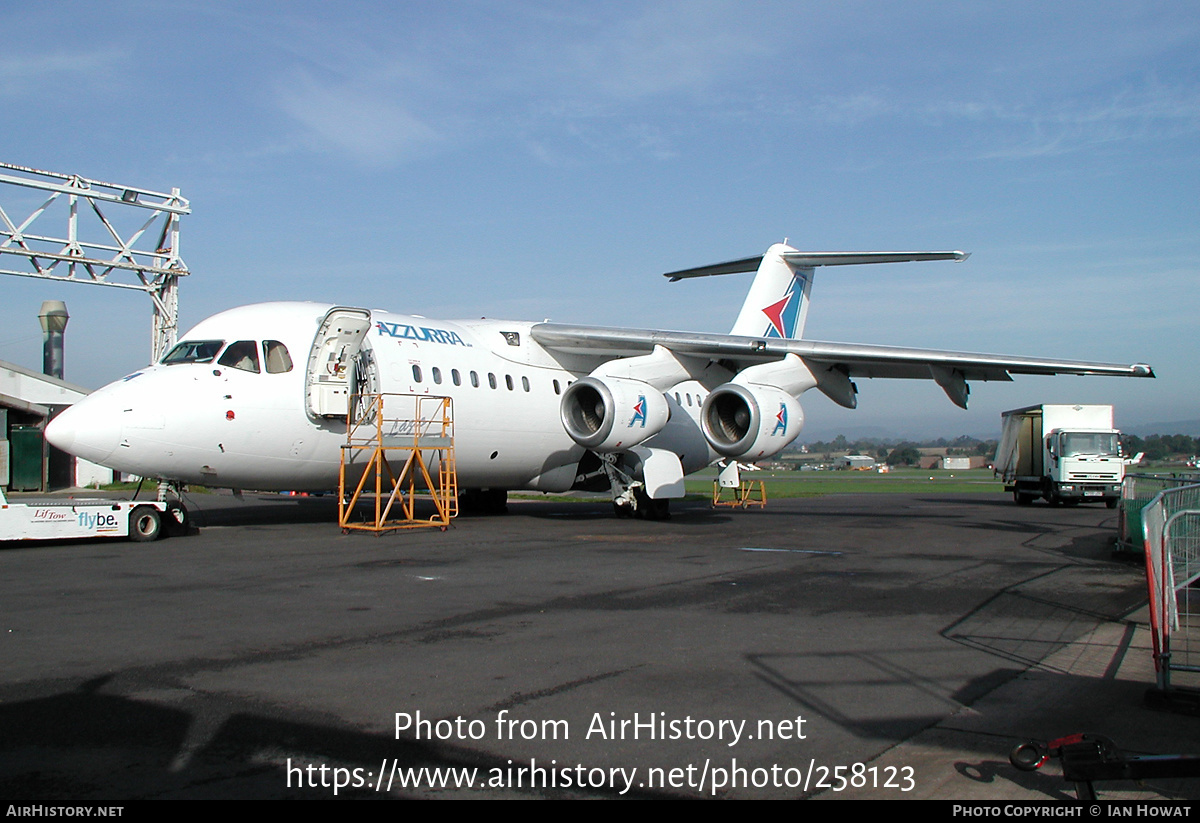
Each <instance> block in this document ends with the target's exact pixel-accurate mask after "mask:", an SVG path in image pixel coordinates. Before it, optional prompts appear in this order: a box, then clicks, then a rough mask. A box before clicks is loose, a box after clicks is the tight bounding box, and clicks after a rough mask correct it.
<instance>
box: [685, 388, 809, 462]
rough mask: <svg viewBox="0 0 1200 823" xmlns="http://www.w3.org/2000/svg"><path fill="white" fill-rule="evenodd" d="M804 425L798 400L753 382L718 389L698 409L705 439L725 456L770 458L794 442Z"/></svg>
mask: <svg viewBox="0 0 1200 823" xmlns="http://www.w3.org/2000/svg"><path fill="white" fill-rule="evenodd" d="M803 425H804V410H803V409H801V408H800V401H798V400H797V399H796V398H794V397H792V396H791V395H790V394H788V393H787V392H785V391H783V390H781V389H777V388H775V387H774V386H762V385H758V384H754V383H750V384H741V383H726V384H725V385H723V386H718V387H717V388H715V389H713V391H712V393H711V394H709V395H708V397H707V398H705V400H704V407H703V408H702V409H701V410H700V427H701V428H702V429H703V430H704V437H705V439H707V440H708V444H709V445H710V446H712V447H713V449H714V450H715V451H717V452H718V453H719V454H723V455H725V456H726V457H737V458H741V457H744V458H746V459H748V460H759V459H761V458H763V457H770V456H771V455H773V454H776V453H778V452H780V451H782V450H783V449H784V447H786V446H787V445H788V444H789V443H791V442H792V441H793V440H795V439H796V437H797V436H798V435H799V434H800V429H801V427H802V426H803Z"/></svg>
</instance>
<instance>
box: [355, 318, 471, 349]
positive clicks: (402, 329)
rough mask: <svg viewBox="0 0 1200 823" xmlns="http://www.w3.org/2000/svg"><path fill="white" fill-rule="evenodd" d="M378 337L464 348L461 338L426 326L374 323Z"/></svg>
mask: <svg viewBox="0 0 1200 823" xmlns="http://www.w3.org/2000/svg"><path fill="white" fill-rule="evenodd" d="M375 328H376V329H378V331H379V334H380V336H384V335H386V336H388V337H401V338H404V339H406V340H424V341H425V342H427V343H444V344H446V345H447V346H466V345H469V344H468V343H465V342H464V341H463V339H462V338H461V337H459V336H458V334H456V333H455V332H452V331H447V330H446V329H431V328H429V327H428V326H410V325H408V324H407V323H381V322H376V323H375Z"/></svg>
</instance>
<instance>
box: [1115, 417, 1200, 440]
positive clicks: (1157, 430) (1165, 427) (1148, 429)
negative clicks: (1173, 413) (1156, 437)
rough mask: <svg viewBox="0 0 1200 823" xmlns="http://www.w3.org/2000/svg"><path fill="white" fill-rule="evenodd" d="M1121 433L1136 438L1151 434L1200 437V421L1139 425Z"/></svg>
mask: <svg viewBox="0 0 1200 823" xmlns="http://www.w3.org/2000/svg"><path fill="white" fill-rule="evenodd" d="M1123 431H1125V433H1126V434H1136V435H1137V436H1138V437H1149V436H1150V435H1152V434H1186V435H1187V436H1188V437H1200V420H1180V421H1177V422H1175V423H1139V424H1137V425H1135V426H1130V427H1129V428H1128V429H1127V430H1123Z"/></svg>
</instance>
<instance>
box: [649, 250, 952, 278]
mask: <svg viewBox="0 0 1200 823" xmlns="http://www.w3.org/2000/svg"><path fill="white" fill-rule="evenodd" d="M780 256H781V257H782V258H783V259H784V260H785V261H787V263H788V264H789V265H790V266H792V267H793V268H797V269H807V268H814V267H816V266H855V265H861V264H865V263H915V262H920V261H925V260H957V261H958V262H960V263H961V262H962V261H963V260H966V259H967V258H968V257H970V256H971V255H970V253H968V252H962V251H785V252H783V253H782V254H781V255H780ZM762 259H763V256H762V255H761V254H760V255H758V256H757V257H747V258H745V259H742V260H730V261H729V262H727V263H714V264H713V265H711V266H697V267H696V268H694V269H681V270H680V271H670V272H667V273H666V274H664V275H663V277H667V278H670V280H671V282H672V283H674V282H675V281H677V280H683V279H684V278H687V277H711V276H712V275H715V274H740V273H741V272H748V271H754V270H755V269H757V268H758V265H759V263H761V262H762Z"/></svg>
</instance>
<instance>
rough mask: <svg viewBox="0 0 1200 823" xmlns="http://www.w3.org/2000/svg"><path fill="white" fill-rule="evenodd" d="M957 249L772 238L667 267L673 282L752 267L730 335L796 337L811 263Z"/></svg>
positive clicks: (943, 256) (957, 256) (936, 254)
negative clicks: (721, 259)
mask: <svg viewBox="0 0 1200 823" xmlns="http://www.w3.org/2000/svg"><path fill="white" fill-rule="evenodd" d="M968 257H970V255H969V254H967V253H965V252H961V251H863V252H844V251H819V252H804V251H797V250H796V249H794V248H792V247H791V246H788V245H785V244H783V243H776V244H775V245H773V246H771V248H769V249H767V251H766V253H765V254H763V255H762V256H761V257H747V258H745V259H744V260H731V261H730V262H728V263H718V264H716V265H713V266H701V267H700V268H695V269H684V270H682V271H676V272H668V273H667V274H666V275H664V276H665V277H669V278H670V279H671V280H672V281H675V280H682V279H684V278H687V277H707V276H709V275H714V274H734V273H736V272H748V271H756V268H757V273H756V274H755V275H754V282H753V283H751V284H750V291H749V292H748V293H747V294H746V301H745V302H744V303H743V304H742V310H741V312H739V313H738V316H737V320H736V321H735V322H734V324H733V329H732V330H731V331H730V334H736V335H744V336H747V337H788V338H799V337H801V336H803V334H804V321H805V320H806V319H807V317H808V302H809V294H810V293H811V291H812V281H813V270H814V268H815V267H816V266H847V265H852V264H858V263H907V262H912V261H919V260H958V261H962V260H966V259H967V258H968Z"/></svg>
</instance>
